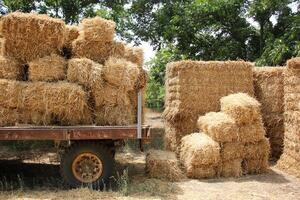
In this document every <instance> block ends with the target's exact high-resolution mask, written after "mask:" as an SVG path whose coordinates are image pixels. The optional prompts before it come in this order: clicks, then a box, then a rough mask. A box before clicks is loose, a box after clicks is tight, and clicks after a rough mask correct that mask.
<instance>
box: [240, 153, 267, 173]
mask: <svg viewBox="0 0 300 200" xmlns="http://www.w3.org/2000/svg"><path fill="white" fill-rule="evenodd" d="M268 159H269V157H268V156H262V157H260V158H254V159H251V158H250V159H248V158H247V159H245V160H243V163H242V167H243V173H244V174H261V173H265V172H267V171H268V169H269V161H268Z"/></svg>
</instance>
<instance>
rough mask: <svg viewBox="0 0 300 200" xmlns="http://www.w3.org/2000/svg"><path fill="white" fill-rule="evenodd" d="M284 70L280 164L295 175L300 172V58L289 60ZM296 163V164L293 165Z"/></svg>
mask: <svg viewBox="0 0 300 200" xmlns="http://www.w3.org/2000/svg"><path fill="white" fill-rule="evenodd" d="M287 64H288V66H287V70H286V71H285V72H284V103H285V108H284V109H285V112H284V126H285V133H284V149H283V154H282V156H281V158H280V160H279V164H278V166H279V167H280V168H282V169H283V170H285V171H287V172H289V173H292V174H294V175H299V174H300V168H299V167H297V166H299V164H298V163H299V161H300V153H299V152H300V149H299V146H300V145H299V144H300V134H299V130H300V123H299V122H300V111H299V106H300V105H299V102H300V98H299V97H300V96H299V95H298V94H299V93H300V87H299V86H300V85H299V80H300V59H299V57H298V58H293V59H290V60H289V61H288V62H287ZM293 165H294V166H293Z"/></svg>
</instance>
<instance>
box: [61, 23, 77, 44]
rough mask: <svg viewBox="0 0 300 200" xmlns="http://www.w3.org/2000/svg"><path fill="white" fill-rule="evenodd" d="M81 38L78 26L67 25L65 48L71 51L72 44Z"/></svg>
mask: <svg viewBox="0 0 300 200" xmlns="http://www.w3.org/2000/svg"><path fill="white" fill-rule="evenodd" d="M78 36H79V28H78V26H73V25H67V26H66V33H65V39H64V47H65V48H68V49H71V48H72V42H73V41H74V40H76V39H77V38H78Z"/></svg>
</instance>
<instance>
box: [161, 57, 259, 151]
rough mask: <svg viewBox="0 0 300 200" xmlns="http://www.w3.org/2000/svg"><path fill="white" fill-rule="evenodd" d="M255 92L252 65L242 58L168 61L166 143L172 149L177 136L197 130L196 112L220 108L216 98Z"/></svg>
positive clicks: (174, 147) (165, 114)
mask: <svg viewBox="0 0 300 200" xmlns="http://www.w3.org/2000/svg"><path fill="white" fill-rule="evenodd" d="M236 92H245V93H248V94H249V95H254V90H253V73H252V65H251V64H250V63H247V62H243V61H226V62H218V61H209V62H204V61H180V62H172V63H169V64H168V65H167V72H166V99H165V105H166V109H165V111H164V114H163V116H164V119H165V122H166V139H165V140H166V147H167V149H170V150H172V151H175V150H176V149H177V147H178V146H179V143H180V139H181V138H182V137H183V136H184V135H186V134H189V133H191V132H195V131H197V126H196V124H197V123H196V122H197V119H198V116H199V115H204V114H205V113H206V112H211V111H219V109H220V105H219V99H220V98H221V97H223V96H226V95H228V94H231V93H236Z"/></svg>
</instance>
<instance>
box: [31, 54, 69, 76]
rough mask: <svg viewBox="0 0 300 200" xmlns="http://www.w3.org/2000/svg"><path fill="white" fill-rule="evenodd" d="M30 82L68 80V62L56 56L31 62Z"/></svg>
mask: <svg viewBox="0 0 300 200" xmlns="http://www.w3.org/2000/svg"><path fill="white" fill-rule="evenodd" d="M28 65H29V68H28V74H29V76H28V78H29V80H30V81H49V82H51V81H59V80H64V79H66V71H67V61H66V60H65V59H64V58H63V57H61V56H59V55H56V54H52V55H50V56H45V57H43V58H38V59H35V60H33V61H31V62H29V64H28Z"/></svg>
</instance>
